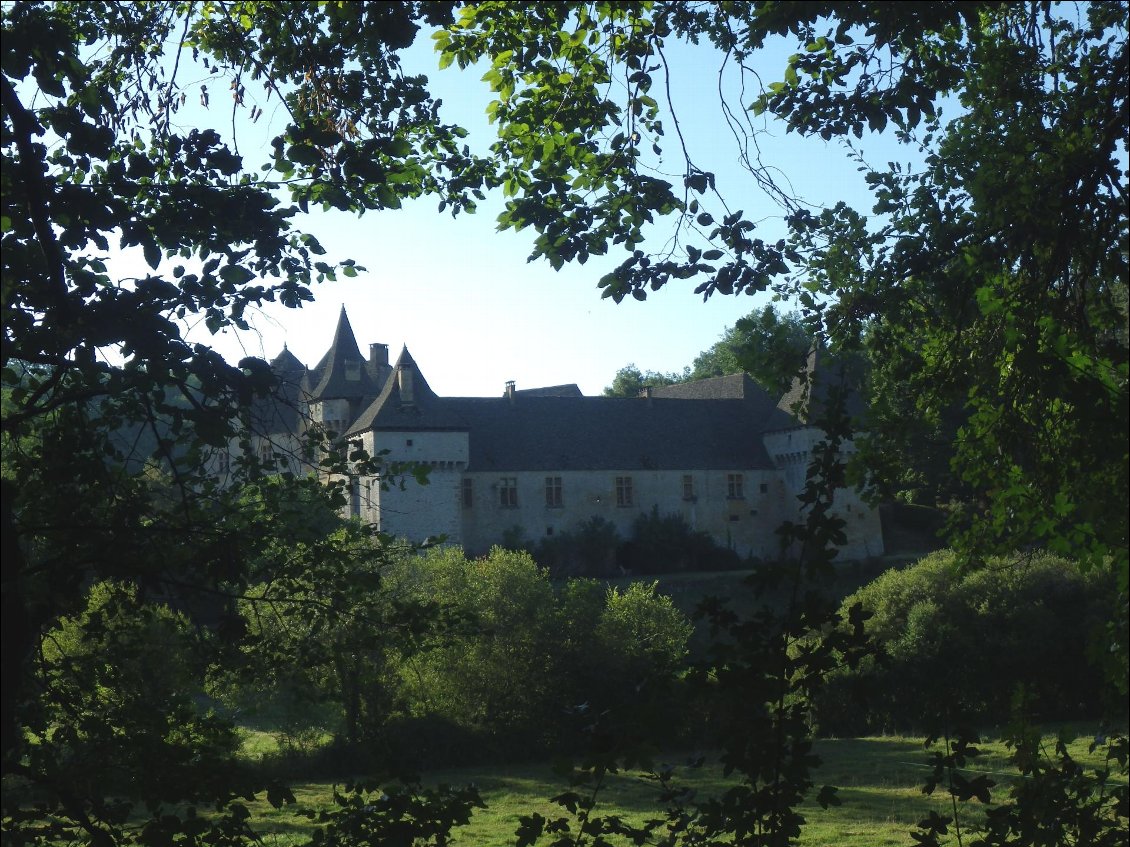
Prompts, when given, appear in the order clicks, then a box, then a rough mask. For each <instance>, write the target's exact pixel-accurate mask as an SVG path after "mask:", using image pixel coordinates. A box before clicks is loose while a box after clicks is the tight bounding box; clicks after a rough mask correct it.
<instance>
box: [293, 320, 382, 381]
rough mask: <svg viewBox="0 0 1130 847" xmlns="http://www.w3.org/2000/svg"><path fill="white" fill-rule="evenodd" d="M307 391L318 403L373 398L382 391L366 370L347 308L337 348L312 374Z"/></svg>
mask: <svg viewBox="0 0 1130 847" xmlns="http://www.w3.org/2000/svg"><path fill="white" fill-rule="evenodd" d="M350 376H352V377H354V378H352V379H351V378H350ZM306 388H307V391H308V392H309V394H310V396H311V398H313V399H315V400H329V399H334V398H348V399H357V398H361V397H365V396H370V397H372V396H376V395H377V394H378V393H379V392H380V390H381V386H379V385H377V384H376V382H375V381H374V380H373V377H372V375H371V374H370V372H369V369H368V368H367V367H366V360H365V357H364V356H362V355H361V349H360V348H359V347H358V346H357V339H356V337H354V335H353V327H351V326H350V325H349V317H348V316H347V315H346V314H345V307H344V306H342V307H341V314H340V315H339V316H338V319H337V329H336V330H335V332H334V340H333V344H331V345H330V349H329V350H327V351H326V355H325V356H323V357H322V360H321V361H320V362H318V365H317V367H315V368H314V369H313V371H312V372H311V373H310V376H309V378H308V379H307V381H306Z"/></svg>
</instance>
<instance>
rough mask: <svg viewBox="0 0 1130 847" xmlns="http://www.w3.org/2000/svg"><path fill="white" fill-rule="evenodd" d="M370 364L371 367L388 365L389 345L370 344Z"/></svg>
mask: <svg viewBox="0 0 1130 847" xmlns="http://www.w3.org/2000/svg"><path fill="white" fill-rule="evenodd" d="M369 364H370V365H387V364H388V345H387V344H370V345H369Z"/></svg>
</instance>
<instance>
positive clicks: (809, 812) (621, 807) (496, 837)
mask: <svg viewBox="0 0 1130 847" xmlns="http://www.w3.org/2000/svg"><path fill="white" fill-rule="evenodd" d="M1089 741H1090V739H1089V738H1088V737H1085V736H1083V737H1080V738H1078V739H1076V740H1075V741H1074V742H1072V743H1071V745H1070V746H1069V749H1070V750H1071V752H1072V754H1073V755H1074V756H1076V757H1077V759H1078V761H1080V762H1082V763H1086V764H1089V765H1099V764H1101V758H1100V757H1099V756H1098V754H1091V753H1088V752H1087V747H1088V744H1089ZM249 742H251V743H258V741H257V738H256V736H254V735H253V736H250V737H249ZM1048 742H1049V744H1051V743H1052V739H1051V738H1050V737H1049V739H1048ZM981 749H983V750H984V751H985V755H984V756H983V757H978V759H976V760H974V762H972V763H971V764H970V766H969V768H968V769H967V771H966V776H969V775H971V773H974V772H975V773H989V774H990V776H991V778H992V779H993V780H994V781H996V782H997V784H998V785H997V788H995V789H994V799H1000V800H1003V799H1005V798H1006V796H1007V788H1008V786H1009V785H1010V784H1011V783H1012V782H1013V781H1015V780H1017V779H1019V778H1020V777H1019V776H1018V775H1017V774H1016V772H1015V770H1012V769H1010V768H1009V767H1008V764H1007V755H1008V751H1007V749H1006V748H1005V747H1004V745H1003V744H1001V743H1000V742H997V741H990V742H987V743H985V744H983V745H981ZM816 753H817V754H818V755H819V756H821V758H822V759H823V760H824V761H823V765H822V766H821V767H820V768H819V769H818V770H817V772H816V774H815V778H814V781H815V783H816V786H817V788H818V787H819V786H821V785H824V784H829V785H835V786H837V787H839V789H840V791H839V794H838V797H839V799H840V801H841V805H840V806H833V807H830V808H828V809H821V808H820V807H819V805H817V804H816V802H815V801H814V800H810V801H808V802H807V803H805V805H804V806H803V807H802V812H803V814H804V815H805V817H806V818H807V820H808V823H807V824H806V826H805V828H804V831H803V834H802V837H801V841H800V843H801V844H802V845H806V847H807V846H808V845H810V846H811V847H824V845H829V844H835V845H836V847H883V845H889V847H895V845H912V844H914V843H915V842H914V840H913V839H912V838H911V836H910V832H911V830H912V829H913V828H914V827H915V825H916V823H917V822H918V821H919V820H921V819H922V818H924V817H925V816H926V815H927V814H928V813H929V812H930V810H934V811H937V812H938V813H939V814H944V815H950V814H952V807H951V802H950V799H949V796H948V794H946V792H945V790H944V788H939V789H938V790H937V791H936V792H935V793H934V794H933V795H930V796H927V795H924V794H923V793H922V790H921V786H922V784H923V782H924V781H925V780H926V778H927V777H928V776H929V774H930V767H929V765H928V763H927V760H928V755H927V751H926V750H924V748H923V744H922V742H921V740H920V739H913V738H894V737H885V738H858V739H839V740H825V741H819V742H817V744H816ZM672 761H677V757H673V758H672ZM676 781H677V782H678V783H679V784H680V785H685V786H687V787H688V788H690V789H692V790H693V791H694V792H695V794H696V797H697V798H699V799H702V798H705V797H709V796H712V795H717V794H720V793H722V792H723V791H725V790H726V788H728V787H730V786H731V785H733V784H734V782H733V781H732V780H731V779H727V778H725V777H724V776H723V774H722V771H721V768H720V767H719V766H718V765H717V764H713V765H711V764H707V765H706V766H704V767H701V768H689V769H679V770H678V771H677V780H676ZM425 782H427V783H428V784H439V783H446V784H449V785H466V784H469V783H473V784H474V785H475V786H476V787H477V788H478V790H479V792H480V794H481V795H482V798H483V800H484V801H485V802H486V805H487V808H486V809H480V810H477V811H476V812H475V814H474V816H473V818H472V820H471V822H470V823H469V824H468V825H467V826H465V827H463V828H461V829H459V830H457V831H456V832H455V833H453V839H452V841H451V844H452V845H453V847H502V845H507V844H513V843H514V840H515V835H514V834H515V831H516V830H517V828H518V826H519V823H520V819H521V818H522V817H523V816H525V815H529V814H531V813H534V812H537V813H539V814H541V815H544V816H545V817H547V818H554V817H558V816H561V815H563V814H566V813H565V812H564V811H563V810H562V809H561V807H560V806H558V805H556V804H554V803H552V802H550V798H551V797H553V796H554V795H556V794H558V793H560V792H562V791H564V790H565V789H566V788H567V783H566V782H565V780H564V779H563V778H562V777H560V776H559V775H557V774H556V773H554V771H553V768H552V767H551V766H550V765H549V764H523V765H503V766H493V767H478V768H476V767H469V768H457V769H448V770H443V771H436V772H433V773H429V774H426V775H425ZM338 784H339V785H340V784H342V783H341V782H339V783H338ZM332 788H333V783H330V782H321V783H314V782H303V783H298V784H297V785H295V786H294V792H295V796H296V798H297V800H298V806H300V807H304V808H309V809H318V808H325V807H327V806H329V805H330V804H331V801H332ZM813 795H815V791H814V792H813ZM253 813H254V815H255V818H256V819H257V820H258V822H259V824H260V827H261V829H262V830H263V831H264V833H265V841H266V843H267V844H268V845H270V847H292V845H297V844H301V843H303V842H304V841H305V840H306V839H307V838H308V837H309V836H310V834H311V833H312V831H313V825H312V824H311V822H310V821H309V819H307V818H304V817H301V816H298V815H296V814H294V809H291V808H287V809H283V810H274V809H272V808H271V807H270V806H269V805H268V804H266V802H260V803H257V804H256V806H255V807H254V808H253ZM596 813H597V814H602V815H621V816H623V817H624V818H626V819H627V820H629V821H631V822H633V823H636V824H639V823H642V822H643V821H644V820H646V819H648V818H653V817H661V816H662V815H661V808H660V806H659V804H658V802H657V800H656V789H655V785H654V783H653V782H651V781H649V780H647V779H645V778H644V777H643V775H641V774H639V773H636V772H626V773H619V774H615V775H612V776H610V777H609V778H608V780H607V782H606V784H605V786H604V787H603V788H602V789H601V792H600V795H599V803H598V807H597V812H596ZM959 813H960V816H961V824H962V827H963V830H964V831H965V832H970V831H973V830H975V829H976V828H977V826H978V825H979V823H980V821H981V820H982V815H983V809H982V807H981V806H980V805H979V804H977V803H975V802H974V803H968V804H962V805H961V806H959ZM951 843H954V844H956V843H957V841H956V839H953V840H952V842H951Z"/></svg>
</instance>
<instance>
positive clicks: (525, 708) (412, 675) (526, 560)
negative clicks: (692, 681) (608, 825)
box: [386, 548, 691, 765]
mask: <svg viewBox="0 0 1130 847" xmlns="http://www.w3.org/2000/svg"><path fill="white" fill-rule="evenodd" d="M389 587H390V590H391V591H393V593H394V594H397V595H399V596H400V597H401V598H405V599H411V598H412V597H413V595H416V596H418V597H426V598H428V599H429V600H430V601H432V602H435V603H438V604H440V605H441V606H442V607H444V608H445V609H446V610H447V615H448V619H449V620H450V621H453V622H455V625H454V626H452V627H448V628H447V629H446V630H445V631H443V632H440V633H434V634H433V635H432V636H431V637H430V638H429V640H427V641H426V642H424V643H422V644H421V645H419V649H418V650H416V651H415V652H414V653H412V654H405V655H404V656H403V657H402V662H401V666H400V673H399V676H398V683H397V684H398V686H399V691H398V693H397V695H396V697H395V698H394V699H395V700H396V701H397V702H400V703H401V704H402V706H403V714H402V715H401V716H400V717H397V718H396V719H394V720H393V721H392V722H390V723H389V724H388V727H389V731H390V735H389V737H388V738H387V739H386V742H387V745H388V746H389V747H390V749H391V748H393V747H396V748H397V749H400V750H401V751H402V750H403V744H402V743H398V742H397V740H396V737H394V736H402V737H416V736H417V734H419V735H420V736H421V737H423V736H426V735H428V734H429V733H432V732H435V731H440V730H442V735H443V737H445V738H448V739H449V741H450V747H451V750H450V758H451V759H452V761H450V762H440V761H439V760H438V758H433V759H432V763H433V764H436V765H438V764H454V763H456V762H457V761H458V762H468V761H473V760H484V759H493V760H499V759H506V758H516V757H523V756H531V755H540V754H544V753H546V752H549V751H552V750H555V749H562V748H563V747H564V746H565V745H566V744H567V743H568V742H569V740H570V738H572V735H571V733H573V731H574V730H575V729H576V728H577V724H579V723H591V719H592V716H594V715H598V714H601V715H603V714H606V713H607V714H611V713H613V712H616V713H620V714H624V713H628V712H630V713H631V718H632V720H633V721H634V723H635V725H636V727H637V728H640V729H653V730H654V729H655V728H656V727H658V726H660V725H662V723H663V722H662V721H661V720H659V717H658V716H659V715H660V713H661V712H662V714H664V715H667V716H668V717H673V715H672V714H671V709H672V707H673V700H672V698H671V697H670V696H660V692H662V691H668V692H669V689H670V686H671V684H672V683H673V680H674V678H675V676H676V673H677V671H678V669H679V667H680V666H681V665H682V663H683V661H684V659H685V656H686V652H687V642H688V640H689V638H690V634H691V625H690V623H689V622H688V621H687V619H686V618H685V616H683V614H682V613H681V612H679V611H678V610H677V609H676V608H675V606H674V605H673V604H672V602H671V600H670V599H669V598H667V597H664V596H662V595H658V594H657V593H656V591H655V586H654V585H650V586H649V585H638V584H637V585H631V586H629V587H628V588H626V589H623V590H618V589H616V588H606V587H605V586H604V585H602V584H601V583H598V582H596V581H594V580H587V579H575V580H570V581H568V582H566V583H565V584H564V585H562V586H560V587H559V588H557V589H555V587H554V585H553V584H552V583H551V582H550V580H549V574H548V571H546V570H545V569H543V568H539V567H538V566H537V564H536V563H535V562H534V560H533V558H532V557H531V556H530V555H529V554H528V553H525V552H514V551H507V550H503V549H501V548H495V549H493V550H491V552H490V553H489V554H488V555H487V556H485V557H482V558H480V559H476V560H473V561H468V560H467V559H466V558H465V557H464V556H463V554H462V552H461V551H459V550H457V549H445V550H436V551H430V552H429V554H428V555H427V556H425V557H419V558H416V559H414V560H412V561H408V562H405V563H404V564H403V566H401V567H399V568H398V569H397V572H395V573H393V574H390V580H389ZM651 700H656V701H658V703H659V705H660V706H661V709H660V710H659V711H656V710H655V709H652V708H650V707H649V706H648V705H647V702H646V701H651ZM668 723H669V722H668ZM429 728H430V729H429ZM437 728H439V729H437ZM434 746H435V745H432V747H434ZM442 755H446V754H443V753H442V751H441V750H437V749H429V756H432V757H441V756H442Z"/></svg>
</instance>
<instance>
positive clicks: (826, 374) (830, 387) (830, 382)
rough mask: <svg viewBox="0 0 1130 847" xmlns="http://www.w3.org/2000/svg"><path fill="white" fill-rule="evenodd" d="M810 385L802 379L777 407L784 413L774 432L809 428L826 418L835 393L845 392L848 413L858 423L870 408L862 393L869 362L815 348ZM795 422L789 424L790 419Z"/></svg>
mask: <svg viewBox="0 0 1130 847" xmlns="http://www.w3.org/2000/svg"><path fill="white" fill-rule="evenodd" d="M806 370H807V371H808V382H807V384H806V382H805V381H803V380H801V379H800V378H799V377H798V378H797V379H794V380H793V384H792V387H790V388H789V390H788V391H787V392H785V396H783V397H782V398H781V401H780V402H779V403H778V404H777V408H778V409H779V410H780V411H781V412H782V413H783V415H782V416H780V417H779V418H778V421H779V424H778V425H776V426H770V427H769V428H770V429H788V428H789V427H790V426H806V425H808V424H809V423H811V422H812V421H815V420H816V419H818V418H819V417H820V416H821V415H823V413H824V410H825V408H826V404H827V402H828V398H829V396H830V395H831V392H832V391H845V392H846V393H847V396H846V406H847V413H848V414H849V415H850V416H851V417H852V418H853V419H855V420H857V421H858V420H860V419H862V418H863V416H864V413H865V411H866V405H865V404H864V402H863V397H862V395H861V394H860V392H859V388H860V386H861V385H862V384H863V379H864V371H865V363H864V362H863V361H862V360H857V359H854V358H847V357H833V356H832V355H831V354H829V353H828V351H827V350H825V349H824V348H823V347H817V346H814V347H813V348H812V350H810V351H809V353H808V364H807V368H806ZM786 415H787V416H788V418H791V419H792V422H791V423H789V422H787V418H786V417H784V416H786Z"/></svg>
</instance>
